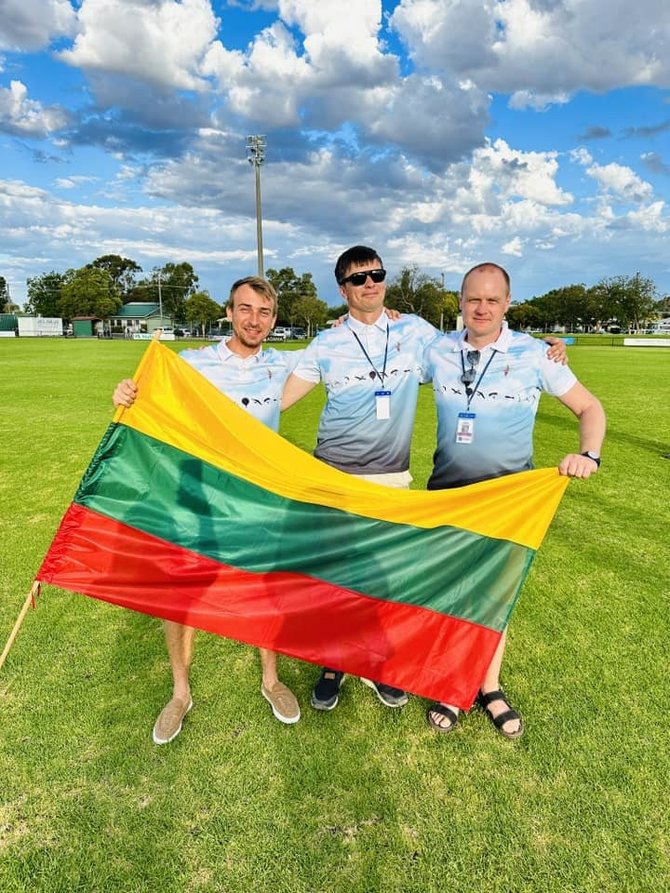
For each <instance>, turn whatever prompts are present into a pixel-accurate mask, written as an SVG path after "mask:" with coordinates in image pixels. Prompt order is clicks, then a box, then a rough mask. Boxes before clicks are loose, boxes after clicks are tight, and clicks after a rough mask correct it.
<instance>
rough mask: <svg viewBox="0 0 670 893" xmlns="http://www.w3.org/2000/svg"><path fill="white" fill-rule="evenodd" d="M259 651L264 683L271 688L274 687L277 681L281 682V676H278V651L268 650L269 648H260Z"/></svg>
mask: <svg viewBox="0 0 670 893" xmlns="http://www.w3.org/2000/svg"><path fill="white" fill-rule="evenodd" d="M258 653H259V654H260V656H261V673H262V674H263V685H264V686H265V687H266V688H267V689H268V690H269V689H271V688H274V686H275V683H277V682H279V676H277V652H276V651H268V649H267V648H259V649H258Z"/></svg>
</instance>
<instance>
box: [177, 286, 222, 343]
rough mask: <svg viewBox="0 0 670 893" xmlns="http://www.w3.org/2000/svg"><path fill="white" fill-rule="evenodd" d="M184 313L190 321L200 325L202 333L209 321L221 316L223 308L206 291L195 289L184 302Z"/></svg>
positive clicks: (211, 321) (209, 323)
mask: <svg viewBox="0 0 670 893" xmlns="http://www.w3.org/2000/svg"><path fill="white" fill-rule="evenodd" d="M184 315H185V317H186V319H187V320H188V321H189V322H190V323H192V324H193V325H197V326H200V327H201V328H202V331H203V334H204V333H205V332H206V331H207V329H208V327H209V326H210V325H211V323H213V322H216V321H217V319H220V318H221V317H222V316H223V308H222V307H221V305H220V304H217V303H216V301H215V300H213V299H212V298H210V296H209V294H208V293H207V292H206V291H196V292H194V293H193V294H192V295H189V297H188V298H187V299H186V301H185V302H184Z"/></svg>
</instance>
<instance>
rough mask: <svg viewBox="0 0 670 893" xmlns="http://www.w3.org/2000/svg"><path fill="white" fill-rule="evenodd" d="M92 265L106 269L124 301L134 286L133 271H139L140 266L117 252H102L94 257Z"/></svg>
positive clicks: (140, 270) (140, 269)
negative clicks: (99, 255)
mask: <svg viewBox="0 0 670 893" xmlns="http://www.w3.org/2000/svg"><path fill="white" fill-rule="evenodd" d="M90 266H92V267H97V268H98V269H99V270H107V272H108V273H109V275H110V276H111V277H112V282H113V283H114V288H115V289H116V290H117V292H118V293H119V294H120V295H121V297H122V298H124V303H125V301H126V300H128V296H129V295H130V294H131V293H132V290H133V288H134V287H135V284H136V283H135V273H141V272H142V267H141V266H140V265H139V264H137V263H135V261H134V260H131V259H130V258H129V257H121V256H120V255H119V254H103V255H102V256H101V257H96V259H95V260H94V261H93V263H92V264H90Z"/></svg>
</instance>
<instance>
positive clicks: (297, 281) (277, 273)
mask: <svg viewBox="0 0 670 893" xmlns="http://www.w3.org/2000/svg"><path fill="white" fill-rule="evenodd" d="M142 273H143V271H142V268H141V267H140V265H139V264H137V263H136V262H135V261H134V260H132V259H130V258H127V257H121V256H120V255H117V254H105V255H103V256H101V257H98V258H96V259H95V260H94V261H92V263H90V264H86V265H85V266H83V267H81V268H80V269H71V270H66V271H65V272H64V273H57V272H55V271H53V270H52V271H51V272H50V273H43V274H42V275H41V276H35V277H32V278H30V279H28V301H27V303H26V307H25V309H26V311H27V312H29V313H35V314H38V315H40V316H60V317H62V318H64V319H72V318H73V317H75V316H96V317H99V318H100V319H108V318H109V317H110V316H112V315H113V314H115V313H116V312H118V310H119V308H120V307H121V306H122V304H125V303H128V302H130V301H151V302H154V303H156V304H159V303H160V304H162V307H163V312H164V314H165V315H166V316H169V317H171V318H173V319H174V320H175V321H176V322H178V323H183V322H188V323H190V324H191V325H193V326H198V327H201V328H203V329H204V328H206V327H208V326H210V325H211V324H212V323H213V322H214V321H215V320H217V319H220V318H221V317H222V316H223V313H224V311H223V307H222V305H221V304H219V303H218V302H217V301H216V300H214V299H213V298H212V297H211V296H210V295H209V293H208V292H207V291H205V290H199V289H198V287H197V286H198V281H199V280H198V275H197V273H196V272H195V270H194V269H193V267H192V266H191V264H190V263H187V262H183V263H167V264H165V265H164V266H162V267H154V268H153V270H151V272H150V273H148V274H146V275H142ZM266 277H267V279H268V280H269V281H270V282H271V283H272V285H273V286H274V288H275V290H276V291H277V295H278V299H279V308H278V314H277V322H278V324H279V325H285V326H301V327H304V328H305V330H306V332H307V334H308V336H309V335H311V334H313V333H314V332H316V331H317V330H318V328H319V327H321V326H323V325H325V323H326V322H327V321H328V320H329V319H333V318H336V317H338V316H340V315H341V314H342V313H345V312H346V305H340V306H338V307H329V306H328V305H327V304H326V302H325V301H322V300H321V299H320V298H319V297H318V294H317V289H316V285H315V284H314V281H313V279H312V274H311V273H302V274H298V273H296V272H295V271H294V270H293V268H292V267H282V268H281V269H273V268H270V269H268V270H267V272H266ZM386 304H387V306H388V307H391V308H394V309H396V310H399V311H400V312H403V313H416V314H418V315H419V316H422V317H423V318H424V319H427V320H428V321H429V322H431V323H432V324H433V325H434V326H436V327H437V328H441V329H451V328H453V327H454V326H455V324H456V317H457V314H458V295H457V293H456V292H454V291H448V290H446V289H445V288H444V286H443V285H442V284H441V283H440V282H439V281H438V280H437V279H434V278H432V277H430V276H428V275H426V274H425V273H422V272H421V270H420V269H419V267H418V266H416V265H415V266H408V267H405V268H404V269H402V270H401V271H400V273H399V274H398V275H397V276H396V277H394V278H393V279H390V280H389V281H388V282H387V288H386ZM13 307H15V305H12V304H11V301H10V298H9V290H8V287H7V282H6V280H5V279H4V277H2V276H0V309H11V308H13ZM669 312H670V297H666V298H663V299H662V300H658V297H657V292H656V287H655V285H654V282H653V280H651V279H649V278H647V277H644V276H642V275H641V274H640V273H636V274H635V275H634V276H615V277H612V278H608V279H603V280H601V281H600V282H598V283H597V284H596V285H594V286H591V287H587V286H586V285H584V284H576V285H568V286H563V287H562V288H557V289H553V290H552V291H550V292H547V293H546V294H545V295H541V296H539V297H534V298H531V299H529V300H526V301H523V302H521V303H515V304H512V306H511V307H510V309H509V311H508V314H507V317H508V320H509V323H510V325H511V326H512V327H513V328H517V329H527V328H536V329H542V330H544V331H550V330H552V329H553V328H554V327H556V326H563V327H565V329H566V330H567V331H599V330H602V329H604V328H606V327H607V326H608V325H611V324H612V323H613V322H616V323H617V324H618V325H619V326H621V328H622V329H635V330H640V329H643V328H645V327H646V326H647V325H648V324H649V323H650V322H651V321H652V320H653V319H655V318H657V317H659V316H662V315H664V314H667V313H669Z"/></svg>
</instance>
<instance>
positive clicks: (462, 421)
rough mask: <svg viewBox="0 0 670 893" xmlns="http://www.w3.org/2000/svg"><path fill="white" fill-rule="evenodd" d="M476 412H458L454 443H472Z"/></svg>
mask: <svg viewBox="0 0 670 893" xmlns="http://www.w3.org/2000/svg"><path fill="white" fill-rule="evenodd" d="M476 418H477V414H476V413H474V412H459V413H458V424H457V425H456V443H465V444H468V443H472V441H473V440H474V438H475V420H476Z"/></svg>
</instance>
